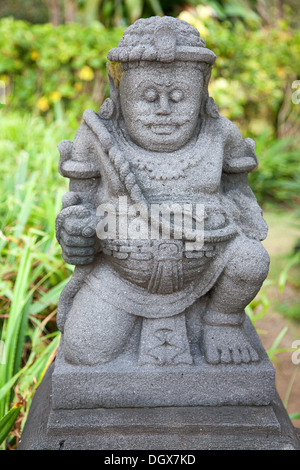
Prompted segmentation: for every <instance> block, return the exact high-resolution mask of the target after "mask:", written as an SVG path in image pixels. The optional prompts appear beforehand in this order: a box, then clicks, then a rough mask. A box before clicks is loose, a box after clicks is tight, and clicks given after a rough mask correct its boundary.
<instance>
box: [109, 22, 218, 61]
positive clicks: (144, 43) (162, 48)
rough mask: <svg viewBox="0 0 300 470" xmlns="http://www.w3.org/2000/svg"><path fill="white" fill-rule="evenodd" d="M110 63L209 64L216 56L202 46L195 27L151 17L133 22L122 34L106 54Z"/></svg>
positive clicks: (202, 43)
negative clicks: (177, 62)
mask: <svg viewBox="0 0 300 470" xmlns="http://www.w3.org/2000/svg"><path fill="white" fill-rule="evenodd" d="M107 57H108V59H109V60H110V61H111V62H121V63H127V62H137V61H141V60H142V61H151V62H153V61H157V62H166V63H168V62H174V61H175V60H176V61H185V62H187V61H188V62H205V63H207V64H210V65H213V64H214V62H215V60H216V55H215V54H214V53H213V52H212V51H211V50H210V49H208V48H207V47H206V46H205V42H204V40H203V39H202V38H201V37H200V34H199V32H198V31H197V29H196V28H194V27H193V26H191V25H190V24H188V23H186V22H185V21H182V20H179V19H177V18H172V17H168V16H165V17H160V16H154V17H151V18H147V19H140V20H137V21H136V22H135V23H134V24H133V25H131V26H129V28H127V29H126V31H125V32H124V36H123V38H122V39H121V40H120V41H119V44H118V47H116V48H114V49H111V50H110V51H109V53H108V56H107Z"/></svg>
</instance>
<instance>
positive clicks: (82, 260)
mask: <svg viewBox="0 0 300 470" xmlns="http://www.w3.org/2000/svg"><path fill="white" fill-rule="evenodd" d="M63 258H64V260H65V262H66V263H68V264H74V265H84V264H90V263H92V262H93V261H94V256H70V257H69V256H66V255H64V254H63Z"/></svg>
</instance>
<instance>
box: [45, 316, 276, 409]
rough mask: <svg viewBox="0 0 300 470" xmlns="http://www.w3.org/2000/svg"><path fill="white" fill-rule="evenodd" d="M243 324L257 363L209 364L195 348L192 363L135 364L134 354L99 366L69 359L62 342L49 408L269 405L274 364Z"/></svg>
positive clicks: (249, 327)
mask: <svg viewBox="0 0 300 470" xmlns="http://www.w3.org/2000/svg"><path fill="white" fill-rule="evenodd" d="M244 328H245V331H246V334H247V337H248V338H249V339H250V340H251V343H252V345H253V346H254V347H255V349H256V351H257V352H258V354H259V357H260V361H259V362H257V363H252V364H239V365H235V364H219V365H211V364H208V363H207V362H206V361H205V360H204V357H203V355H202V354H201V351H200V349H199V348H198V349H196V348H194V350H193V364H191V365H176V366H156V365H151V364H147V365H144V366H139V365H138V364H137V357H135V356H134V355H133V354H131V355H128V356H125V355H124V356H122V357H120V358H118V359H117V360H115V361H113V362H110V363H109V364H103V365H98V366H84V365H72V364H69V363H67V362H66V361H65V360H64V357H63V351H62V348H63V344H61V346H60V351H59V353H58V356H57V358H56V361H55V364H56V365H55V370H54V374H53V380H52V382H53V389H52V393H53V401H52V405H53V408H54V409H74V408H76V409H78V408H127V407H131V408H132V407H161V406H163V407H164V406H170V407H172V406H175V407H178V406H179V407H185V406H203V405H205V406H206V405H208V406H221V405H268V404H269V403H270V402H271V401H272V400H273V398H274V396H275V370H274V368H273V366H272V364H271V362H270V360H269V358H268V356H267V354H266V352H265V350H264V349H263V346H262V344H261V341H260V339H259V336H258V335H257V332H256V330H255V328H254V327H253V325H252V323H251V321H250V320H249V318H246V320H245V322H244Z"/></svg>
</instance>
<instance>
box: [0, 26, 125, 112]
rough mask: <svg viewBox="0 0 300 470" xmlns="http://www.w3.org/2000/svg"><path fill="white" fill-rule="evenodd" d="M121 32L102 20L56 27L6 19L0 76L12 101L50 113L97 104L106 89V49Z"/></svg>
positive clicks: (1, 31) (0, 46) (17, 106)
mask: <svg viewBox="0 0 300 470" xmlns="http://www.w3.org/2000/svg"><path fill="white" fill-rule="evenodd" d="M121 35H122V31H121V30H119V29H112V30H107V29H105V28H104V27H103V26H102V25H101V24H100V23H93V25H91V26H89V27H83V26H81V25H79V24H67V25H61V26H58V27H55V26H53V25H51V24H43V25H30V24H29V23H26V22H24V21H14V20H13V19H12V18H5V19H2V20H1V21H0V50H1V57H0V80H2V81H4V82H5V83H6V86H7V102H8V105H9V107H10V108H11V109H18V110H20V109H25V110H27V111H30V112H33V113H36V114H38V113H47V116H48V118H49V119H51V118H57V117H59V116H60V115H61V113H62V112H66V113H69V112H71V114H72V115H76V116H78V115H81V113H82V111H83V109H84V108H85V107H86V106H87V105H88V104H89V103H90V104H91V105H92V104H93V103H95V102H96V103H98V105H99V104H100V103H101V102H102V101H103V99H104V96H105V92H106V91H107V90H106V84H107V78H106V67H105V65H106V62H107V59H106V54H107V51H108V50H109V49H111V48H112V47H115V46H116V45H117V43H118V40H119V39H120V37H121Z"/></svg>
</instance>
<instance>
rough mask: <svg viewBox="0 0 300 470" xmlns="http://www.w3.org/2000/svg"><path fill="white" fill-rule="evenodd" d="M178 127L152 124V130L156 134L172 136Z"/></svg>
mask: <svg viewBox="0 0 300 470" xmlns="http://www.w3.org/2000/svg"><path fill="white" fill-rule="evenodd" d="M177 127H178V126H177V125H176V124H152V125H150V129H151V131H152V132H154V134H159V135H170V134H172V133H173V132H174V130H175V129H176V128H177Z"/></svg>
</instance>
